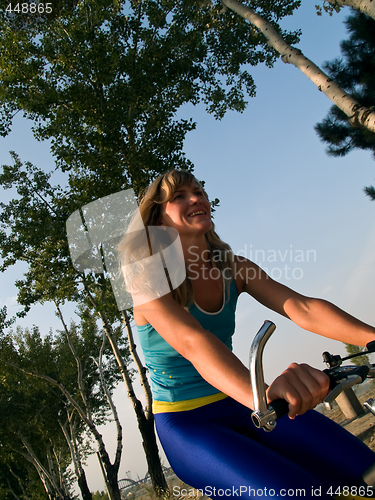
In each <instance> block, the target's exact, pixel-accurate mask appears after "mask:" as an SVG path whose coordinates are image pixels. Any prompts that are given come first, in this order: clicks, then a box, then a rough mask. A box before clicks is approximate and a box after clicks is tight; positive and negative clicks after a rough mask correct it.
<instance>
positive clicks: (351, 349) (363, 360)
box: [345, 344, 371, 366]
mask: <svg viewBox="0 0 375 500" xmlns="http://www.w3.org/2000/svg"><path fill="white" fill-rule="evenodd" d="M345 347H346V351H347V353H348V354H349V355H351V354H359V353H361V352H363V351H364V350H365V347H360V346H358V345H352V344H345ZM351 362H352V363H354V364H355V365H358V366H361V365H369V364H371V361H370V357H369V355H368V354H364V355H363V356H359V357H358V358H353V359H351Z"/></svg>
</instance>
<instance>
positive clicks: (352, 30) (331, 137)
mask: <svg viewBox="0 0 375 500" xmlns="http://www.w3.org/2000/svg"><path fill="white" fill-rule="evenodd" d="M346 27H347V31H348V33H349V35H350V36H349V39H348V40H344V41H342V42H341V52H342V58H341V59H335V60H333V61H331V62H327V63H326V64H325V70H326V71H327V73H328V75H329V76H330V77H331V78H332V79H334V80H335V81H336V82H337V83H338V84H339V85H340V86H341V87H342V88H343V89H344V90H345V91H346V92H348V93H349V94H350V95H352V96H353V97H354V98H355V99H356V100H357V101H358V102H359V103H360V104H361V105H363V106H366V107H368V108H369V109H371V110H372V109H373V108H374V103H375V84H374V73H375V21H374V20H373V19H372V18H369V17H368V16H366V15H365V14H362V13H360V12H357V11H355V12H354V11H353V14H352V15H350V16H349V17H348V19H347V20H346ZM315 129H316V131H317V133H318V135H319V137H320V139H321V140H322V141H323V142H325V143H327V144H328V148H327V153H328V154H329V155H332V156H345V155H347V154H348V153H349V152H350V151H352V150H353V149H363V150H368V151H371V153H372V155H373V156H374V157H375V134H374V132H371V131H369V130H368V129H367V128H363V127H359V126H352V125H351V124H350V123H349V122H348V118H347V116H346V115H345V114H344V113H343V112H342V111H341V110H339V108H337V107H336V106H332V107H331V109H330V111H329V113H328V115H327V117H326V118H325V119H324V120H322V122H320V123H318V124H317V125H316V126H315ZM365 191H366V193H367V194H368V195H369V196H370V197H371V198H372V199H375V196H374V193H373V188H371V187H369V188H366V190H365Z"/></svg>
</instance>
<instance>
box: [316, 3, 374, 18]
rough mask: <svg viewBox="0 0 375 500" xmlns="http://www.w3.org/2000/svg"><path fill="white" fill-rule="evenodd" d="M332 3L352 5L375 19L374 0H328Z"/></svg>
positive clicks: (342, 5)
mask: <svg viewBox="0 0 375 500" xmlns="http://www.w3.org/2000/svg"><path fill="white" fill-rule="evenodd" d="M326 1H327V2H329V3H330V4H331V5H338V6H339V7H345V6H346V7H352V8H353V9H356V10H359V11H360V12H363V14H366V15H367V16H370V17H372V18H373V19H375V2H374V1H373V0H326Z"/></svg>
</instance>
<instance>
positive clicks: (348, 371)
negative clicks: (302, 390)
mask: <svg viewBox="0 0 375 500" xmlns="http://www.w3.org/2000/svg"><path fill="white" fill-rule="evenodd" d="M275 329H276V326H275V324H274V323H272V321H265V322H264V323H263V325H262V327H261V328H260V330H259V331H258V333H257V334H256V335H255V337H254V340H253V342H252V344H251V349H250V361H249V365H250V378H251V387H252V392H253V399H254V411H253V412H252V414H251V418H252V421H253V423H254V425H255V426H256V427H258V428H263V429H264V430H265V431H268V432H269V431H272V430H273V429H274V428H275V426H276V420H277V419H278V418H280V417H282V416H283V415H286V414H287V413H288V411H289V405H288V402H287V401H285V400H284V399H277V400H275V401H272V402H271V403H270V404H268V405H267V401H266V390H265V385H264V375H263V351H264V347H265V345H266V343H267V341H268V339H269V338H270V337H271V335H272V333H273V332H274V331H275ZM366 347H367V348H368V349H367V351H366V352H365V353H363V354H367V352H374V350H375V341H374V342H370V343H369V344H368V345H367V346H366ZM327 355H328V356H329V358H328V357H327ZM325 356H326V357H325ZM323 357H324V359H325V361H327V359H329V360H330V361H331V363H329V365H330V368H328V369H326V370H323V372H324V373H326V374H327V375H328V377H329V378H330V386H329V387H330V389H331V392H330V393H329V394H328V396H327V397H326V398H325V400H324V404H325V405H326V406H327V407H328V408H331V403H332V401H333V400H334V399H336V398H337V396H338V395H339V394H340V393H341V392H342V391H343V390H345V389H348V388H349V387H352V386H353V385H356V384H360V383H362V382H363V381H364V380H365V379H366V378H367V377H368V376H370V377H371V376H372V377H375V368H371V367H370V366H368V365H362V366H341V362H342V361H343V359H341V357H340V356H331V355H330V354H329V353H324V354H323ZM344 359H347V358H344ZM327 362H328V361H327Z"/></svg>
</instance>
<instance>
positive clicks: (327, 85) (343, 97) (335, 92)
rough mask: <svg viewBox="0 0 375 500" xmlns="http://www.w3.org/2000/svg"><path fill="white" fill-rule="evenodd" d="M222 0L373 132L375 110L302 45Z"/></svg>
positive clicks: (234, 3) (356, 124) (246, 10)
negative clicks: (331, 75)
mask: <svg viewBox="0 0 375 500" xmlns="http://www.w3.org/2000/svg"><path fill="white" fill-rule="evenodd" d="M347 1H348V2H349V1H352V2H355V1H356V0H347ZM358 1H359V0H358ZM222 3H223V5H225V6H226V7H228V8H229V9H231V10H233V11H234V12H236V13H237V14H239V15H240V16H242V17H243V18H244V19H246V20H247V21H249V22H250V23H251V24H252V25H253V26H255V27H256V28H258V29H259V30H260V31H261V32H262V33H263V35H264V36H265V37H266V38H267V42H268V44H269V45H270V46H271V47H273V48H274V49H275V50H276V51H277V52H278V53H279V54H280V55H281V59H282V60H283V61H284V62H285V63H289V64H293V65H294V66H295V67H296V68H298V69H299V70H300V71H302V73H303V74H304V75H306V76H307V77H308V78H309V79H310V80H311V81H312V82H313V83H314V84H315V85H316V86H317V87H318V89H319V90H320V91H321V92H323V93H324V94H325V95H326V96H327V97H328V98H329V99H330V100H331V101H332V102H333V103H334V104H335V105H336V106H337V107H338V108H339V109H341V111H343V112H344V113H345V114H346V116H347V117H348V121H349V123H350V124H351V125H352V126H353V127H366V128H367V129H368V130H370V131H371V132H375V112H374V111H372V110H371V109H369V108H366V107H365V106H361V104H359V103H358V102H357V101H356V100H355V99H353V97H352V96H350V95H349V94H347V93H346V92H345V91H344V90H343V89H342V88H341V87H340V86H339V85H337V84H336V83H335V82H334V81H333V80H331V79H330V78H329V76H328V75H326V74H325V73H324V72H323V71H322V70H321V69H320V68H319V67H318V66H316V64H314V63H313V62H312V61H310V59H308V58H307V57H305V56H304V55H303V54H302V52H301V51H300V50H299V49H296V48H294V47H292V46H290V45H289V44H288V43H286V42H285V40H284V39H283V38H282V37H281V36H280V35H279V34H278V33H277V31H276V30H275V29H274V28H273V26H272V25H271V24H270V23H269V22H268V21H266V20H265V19H264V18H263V17H261V16H260V15H259V14H256V13H255V12H254V11H253V10H251V9H250V8H249V7H246V6H245V5H243V4H242V3H240V2H238V1H237V0H222Z"/></svg>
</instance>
